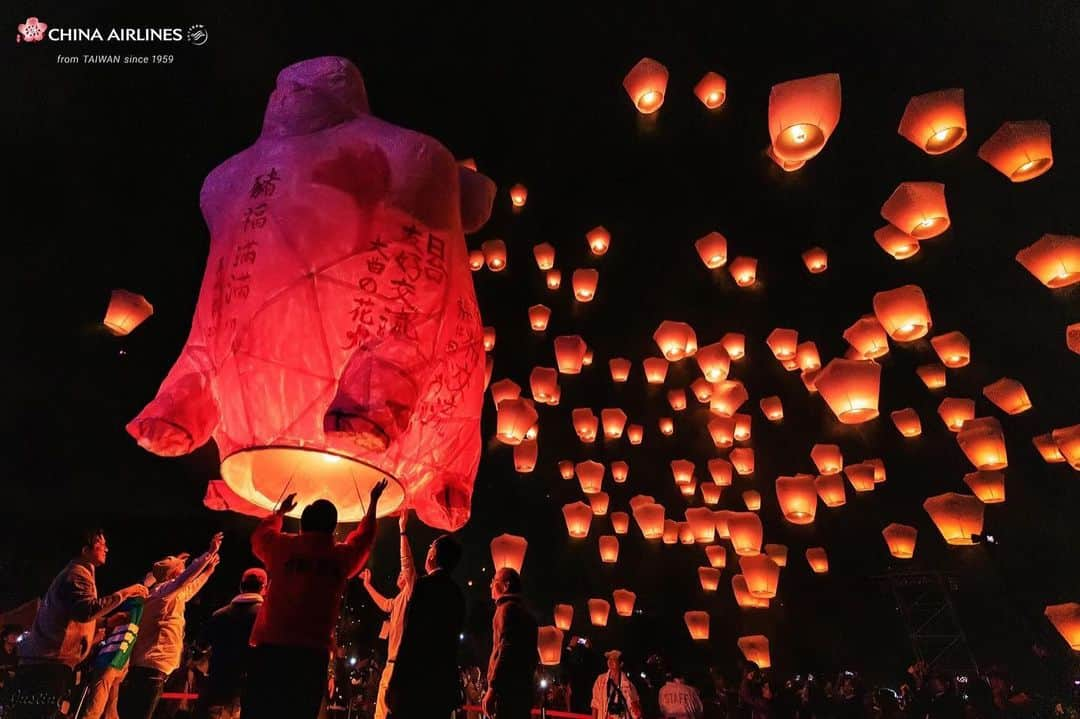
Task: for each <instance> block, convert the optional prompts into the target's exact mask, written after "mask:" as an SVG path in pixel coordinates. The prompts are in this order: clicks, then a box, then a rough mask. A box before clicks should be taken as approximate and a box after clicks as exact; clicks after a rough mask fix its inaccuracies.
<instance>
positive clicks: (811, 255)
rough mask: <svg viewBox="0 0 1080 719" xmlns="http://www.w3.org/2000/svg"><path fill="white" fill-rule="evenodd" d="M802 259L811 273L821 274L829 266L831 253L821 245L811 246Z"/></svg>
mask: <svg viewBox="0 0 1080 719" xmlns="http://www.w3.org/2000/svg"><path fill="white" fill-rule="evenodd" d="M802 260H803V264H805V265H806V269H808V270H810V274H814V275H816V274H820V273H822V272H824V271H825V270H827V269H828V268H829V255H828V253H826V252H825V250H823V249H821V248H820V247H811V248H810V249H809V250H806V251H805V252H803V253H802Z"/></svg>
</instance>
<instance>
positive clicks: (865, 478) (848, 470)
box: [844, 462, 874, 492]
mask: <svg viewBox="0 0 1080 719" xmlns="http://www.w3.org/2000/svg"><path fill="white" fill-rule="evenodd" d="M844 475H846V476H847V479H848V481H849V482H851V487H852V489H854V490H855V491H856V492H873V491H874V465H872V464H870V463H869V462H860V463H859V464H849V465H848V466H846V467H844Z"/></svg>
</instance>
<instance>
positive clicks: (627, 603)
mask: <svg viewBox="0 0 1080 719" xmlns="http://www.w3.org/2000/svg"><path fill="white" fill-rule="evenodd" d="M611 598H612V599H613V600H615V613H616V614H618V615H619V616H620V617H632V616H633V615H634V603H635V602H636V601H637V595H636V594H634V593H633V592H631V591H630V590H629V589H616V590H615V591H614V592H612V593H611Z"/></svg>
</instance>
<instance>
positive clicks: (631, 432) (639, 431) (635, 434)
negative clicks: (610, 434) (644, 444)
mask: <svg viewBox="0 0 1080 719" xmlns="http://www.w3.org/2000/svg"><path fill="white" fill-rule="evenodd" d="M626 438H627V439H628V440H630V444H641V440H642V439H644V438H645V428H644V427H643V426H642V425H640V424H632V425H630V426H629V427H627V428H626Z"/></svg>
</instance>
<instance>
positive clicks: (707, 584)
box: [697, 547, 723, 592]
mask: <svg viewBox="0 0 1080 719" xmlns="http://www.w3.org/2000/svg"><path fill="white" fill-rule="evenodd" d="M720 548H721V549H723V547H720ZM697 573H698V581H699V582H700V583H701V588H702V589H703V590H705V591H706V592H715V591H716V590H717V589H719V588H720V570H719V569H717V568H716V567H698V570H697Z"/></svg>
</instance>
